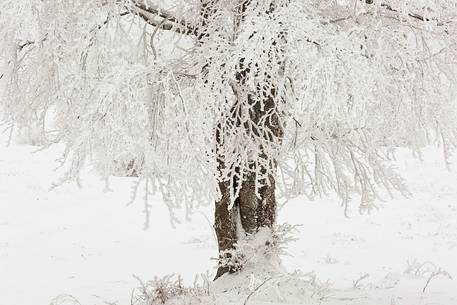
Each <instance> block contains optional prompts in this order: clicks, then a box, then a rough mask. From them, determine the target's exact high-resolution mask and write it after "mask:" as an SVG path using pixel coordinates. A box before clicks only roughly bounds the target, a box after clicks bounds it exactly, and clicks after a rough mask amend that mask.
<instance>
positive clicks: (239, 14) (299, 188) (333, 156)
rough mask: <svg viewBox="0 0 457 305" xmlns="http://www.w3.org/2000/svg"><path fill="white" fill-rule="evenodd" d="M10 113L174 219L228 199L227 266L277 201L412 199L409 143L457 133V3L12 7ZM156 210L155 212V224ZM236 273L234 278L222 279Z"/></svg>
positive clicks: (120, 1) (74, 163) (0, 9)
mask: <svg viewBox="0 0 457 305" xmlns="http://www.w3.org/2000/svg"><path fill="white" fill-rule="evenodd" d="M0 14H1V15H0V16H1V17H0V37H1V39H2V44H1V49H0V62H1V63H2V68H1V70H0V71H1V74H0V75H1V80H0V83H1V88H2V98H1V108H2V113H3V115H4V117H3V119H4V121H5V123H7V124H10V125H8V126H10V128H13V127H17V128H27V127H30V126H38V127H40V130H41V131H42V136H43V137H45V139H46V141H47V143H49V144H52V143H64V144H65V145H66V149H65V153H64V160H65V161H66V162H67V164H69V170H68V173H67V175H66V176H65V180H71V179H78V175H79V172H80V169H81V168H82V167H83V166H84V164H85V163H86V162H90V163H91V164H95V165H96V166H97V168H98V170H99V172H100V174H101V175H102V176H103V177H106V178H108V177H109V176H110V175H112V174H113V173H116V171H118V170H119V168H122V169H124V170H125V171H128V173H126V174H131V175H136V176H139V181H140V182H142V183H143V185H145V186H146V195H147V194H148V193H150V192H160V193H161V194H162V196H163V198H164V201H165V202H166V204H167V205H168V206H169V208H170V215H172V220H173V219H174V218H173V215H174V214H173V211H174V209H176V208H180V207H185V208H186V209H187V210H188V211H190V210H192V209H193V208H195V207H197V206H198V205H200V204H206V203H209V202H215V204H216V205H215V225H214V228H215V230H216V233H217V237H218V244H219V250H220V253H222V254H221V259H225V258H227V257H224V255H230V254H224V253H226V252H227V251H228V250H231V249H233V248H234V245H235V243H236V242H237V241H238V240H240V239H241V238H243V236H245V235H252V234H255V233H256V232H258V231H259V230H260V229H261V228H264V227H266V228H272V226H273V225H274V224H275V218H276V213H277V202H278V200H279V199H280V200H284V201H286V200H287V199H290V198H293V197H296V196H300V195H305V196H307V197H309V198H310V199H312V198H314V197H316V196H321V195H325V194H327V193H329V192H335V193H336V194H338V196H339V197H340V198H341V200H342V203H343V205H344V206H345V207H347V206H348V203H349V202H350V201H351V200H352V199H353V198H351V197H352V196H355V197H356V199H357V200H358V201H360V208H361V209H362V210H363V209H367V208H370V207H371V206H372V205H373V204H374V203H375V202H376V200H379V199H382V198H384V197H385V196H390V195H391V194H392V193H395V192H400V193H402V194H408V193H407V190H406V188H405V186H404V184H403V181H402V179H401V178H400V177H399V176H398V175H397V174H396V173H395V171H394V169H393V168H392V164H391V163H390V162H389V161H390V159H391V158H392V157H393V150H394V148H396V147H408V148H411V149H412V150H413V151H415V152H420V148H421V147H423V146H424V145H426V144H429V143H439V144H440V145H441V147H442V148H443V151H444V155H445V156H446V157H447V156H448V155H449V154H450V153H451V152H452V149H453V148H454V147H455V146H456V145H457V137H456V136H457V133H456V131H457V130H456V127H457V125H456V124H455V122H456V118H457V112H456V110H457V109H456V93H457V91H456V85H457V81H456V75H455V72H456V71H457V70H456V67H457V45H456V44H457V2H456V1H455V0H414V1H405V0H402V1H400V0H381V1H379V0H365V1H359V0H324V1H322V0H174V1H163V0H162V1H159V0H158V1H152V0H150V1H149V0H71V1H68V0H3V1H2V3H1V4H0ZM147 211H148V206H147V203H146V212H147ZM229 271H233V268H231V267H230V266H224V265H221V266H220V268H219V270H218V274H217V276H220V275H222V274H223V273H225V272H229Z"/></svg>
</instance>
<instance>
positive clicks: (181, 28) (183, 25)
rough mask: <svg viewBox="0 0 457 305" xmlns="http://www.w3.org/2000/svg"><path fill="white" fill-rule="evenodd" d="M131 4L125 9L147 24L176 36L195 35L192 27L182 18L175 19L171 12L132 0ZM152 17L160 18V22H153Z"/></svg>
mask: <svg viewBox="0 0 457 305" xmlns="http://www.w3.org/2000/svg"><path fill="white" fill-rule="evenodd" d="M131 2H132V6H127V9H129V10H130V11H132V13H134V14H136V15H138V16H139V17H141V18H142V19H143V20H144V21H145V22H146V23H147V24H150V25H152V26H154V27H159V28H161V29H163V30H167V31H174V32H176V33H178V34H187V35H195V33H196V29H195V26H194V25H192V24H191V23H190V22H187V21H186V20H185V19H183V18H177V17H176V16H174V15H173V14H172V13H171V12H168V11H166V10H163V9H161V8H159V7H157V6H155V5H148V4H145V3H144V2H143V1H138V0H132V1H131ZM154 17H160V18H162V20H161V21H155V20H154ZM164 20H165V21H164Z"/></svg>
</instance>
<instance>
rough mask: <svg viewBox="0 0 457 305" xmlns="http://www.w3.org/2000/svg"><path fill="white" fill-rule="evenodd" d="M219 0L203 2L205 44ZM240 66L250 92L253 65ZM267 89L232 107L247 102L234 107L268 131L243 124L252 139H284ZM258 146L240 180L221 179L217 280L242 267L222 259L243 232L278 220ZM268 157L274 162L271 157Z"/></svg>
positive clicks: (271, 180)
mask: <svg viewBox="0 0 457 305" xmlns="http://www.w3.org/2000/svg"><path fill="white" fill-rule="evenodd" d="M216 2H217V0H209V1H208V0H206V1H205V0H203V1H202V11H201V20H202V21H201V24H200V26H201V29H202V31H201V33H200V34H199V35H198V40H199V41H200V43H202V44H203V43H204V42H203V41H204V38H205V36H206V35H208V33H206V32H205V31H204V30H205V28H206V26H207V25H208V20H209V17H210V16H211V15H212V14H214V13H215V12H216V10H215V9H214V3H216ZM249 2H250V1H249V0H243V1H241V2H240V3H241V5H240V6H239V11H238V20H237V22H236V26H237V27H240V26H243V21H244V15H245V12H246V10H247V7H248V5H249ZM272 3H273V2H272ZM273 9H274V5H273V4H271V5H270V11H269V12H267V13H271V12H273ZM236 30H237V29H235V31H236ZM276 43H277V42H275V41H272V46H275V45H276ZM271 53H274V52H271ZM273 57H274V56H273ZM276 59H277V58H274V59H272V60H276ZM208 64H210V63H208ZM238 68H239V69H238V72H237V74H236V80H237V83H238V84H237V85H238V86H239V87H240V90H241V91H245V92H247V90H248V89H247V88H244V87H247V86H246V78H247V77H248V75H249V72H250V69H251V68H252V66H251V67H249V66H246V65H244V58H241V59H240V62H239V67H238ZM257 68H258V67H257ZM265 78H266V79H269V80H272V79H273V77H271V76H269V75H265ZM267 88H268V89H267ZM267 88H265V87H260V86H258V88H257V92H254V93H249V94H248V95H247V96H246V97H245V98H247V101H245V102H247V103H244V104H243V103H241V101H239V100H237V101H236V102H235V105H234V106H233V107H236V106H240V105H246V104H247V107H246V106H245V108H247V109H241V107H243V106H240V107H239V108H233V109H237V111H238V110H239V111H249V117H250V120H251V122H253V124H254V125H256V126H260V125H262V126H263V127H264V129H265V130H267V132H263V133H262V134H258V132H259V131H255V130H251V129H250V128H249V126H244V127H245V130H246V132H247V133H248V134H251V136H252V139H253V140H254V138H255V137H256V138H257V141H258V139H259V138H262V139H263V140H265V142H267V143H268V141H274V140H275V139H282V136H283V129H282V127H281V125H280V123H279V116H278V114H277V113H278V111H277V106H278V105H277V102H278V98H277V96H276V94H277V93H276V89H275V85H274V84H269V86H268V87H267ZM235 95H236V92H235ZM238 98H240V97H238ZM233 109H232V110H233ZM237 111H233V112H232V111H231V114H228V115H230V116H231V117H230V118H228V119H229V120H232V123H233V125H236V126H238V127H241V125H240V124H241V123H240V122H239V121H238V120H239V118H238V117H237V115H239V113H238V112H237ZM274 138H275V139H274ZM223 141H224V131H223V130H221V126H218V128H216V142H217V144H218V145H221V146H222V145H223ZM258 145H259V147H258V148H259V151H260V152H261V153H260V155H259V156H258V157H257V160H255V159H254V160H249V166H250V169H251V171H250V172H249V173H247V174H245V176H244V177H242V178H241V181H235V182H230V181H221V182H219V188H220V192H221V199H220V200H219V201H216V202H215V224H214V229H215V231H216V235H217V240H218V250H219V262H220V263H219V267H218V270H217V274H216V278H215V279H217V278H219V277H220V276H221V275H223V274H225V273H227V272H228V273H233V272H235V271H237V270H238V269H239V268H240V266H237V265H235V266H232V265H226V264H222V262H223V261H224V260H226V259H229V258H230V255H231V254H230V253H228V252H229V251H230V250H233V249H234V248H235V245H236V243H237V242H238V241H239V240H240V239H241V238H243V237H244V236H243V235H252V234H255V233H257V232H258V231H259V230H260V229H261V228H264V227H267V228H272V227H273V225H274V224H275V221H276V206H277V204H276V194H275V189H276V175H275V174H270V175H268V177H267V178H259V177H256V173H261V174H262V176H265V175H266V173H267V169H266V168H262V167H263V166H265V165H259V162H258V161H259V159H261V160H262V161H265V162H264V163H262V164H265V163H266V161H267V160H268V158H267V155H266V150H265V147H263V146H262V145H263V144H258ZM267 145H268V144H267ZM216 155H217V158H218V166H219V170H222V169H224V168H225V164H224V156H220V155H218V152H217V151H216ZM269 157H270V159H269V160H270V162H271V156H269ZM270 167H273V171H271V169H270V173H271V172H273V173H275V169H276V160H273V166H272V165H270ZM233 170H234V171H238V173H239V169H237V168H235V169H233ZM231 183H234V184H235V185H231ZM238 183H241V185H240V186H239V185H237V184H238ZM256 185H257V186H259V185H260V187H258V190H257V193H256ZM238 187H240V191H239V196H238V197H237V198H236V199H235V203H234V205H233V207H232V208H230V203H231V202H232V201H231V199H232V198H231V194H233V189H237V188H238ZM241 267H242V266H241Z"/></svg>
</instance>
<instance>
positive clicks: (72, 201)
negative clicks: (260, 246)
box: [0, 145, 457, 305]
mask: <svg viewBox="0 0 457 305" xmlns="http://www.w3.org/2000/svg"><path fill="white" fill-rule="evenodd" d="M61 149H62V147H53V148H51V149H48V150H45V151H39V152H36V150H37V148H36V147H32V146H25V145H12V146H9V147H6V146H3V145H2V146H0V304H1V305H41V304H49V303H50V302H51V300H52V299H53V298H55V297H56V296H58V295H62V294H68V295H72V296H74V297H75V298H76V299H78V300H79V302H80V303H81V304H82V305H90V304H112V303H116V304H119V305H121V304H122V305H124V304H130V298H131V292H132V289H133V288H134V287H137V286H138V284H139V283H138V281H137V280H136V279H135V278H134V277H133V276H132V275H136V276H138V277H140V278H141V279H143V280H148V279H152V278H154V276H163V275H165V274H169V273H176V274H180V275H181V276H182V277H183V279H184V281H185V282H186V283H188V284H191V283H192V282H193V279H194V276H195V274H199V273H204V272H206V271H207V270H209V272H210V273H214V269H213V267H214V264H215V262H214V261H213V260H211V259H210V258H212V257H215V256H216V243H215V238H214V233H213V232H212V228H211V221H212V208H211V207H208V208H202V209H200V210H199V211H196V212H195V213H194V214H193V215H191V218H192V221H191V222H186V221H184V222H183V223H182V224H181V225H178V226H177V227H176V228H173V227H172V226H171V225H170V222H169V216H168V211H167V209H166V207H165V205H164V204H163V203H162V202H161V199H160V197H158V196H157V197H153V198H152V206H153V208H152V214H151V226H150V228H149V229H148V230H146V231H145V230H143V222H144V215H143V214H142V209H143V203H142V200H141V195H140V196H139V197H140V198H138V200H137V201H136V202H135V203H133V204H132V205H130V206H126V203H127V202H128V201H129V200H130V195H131V194H130V192H131V185H132V181H133V179H131V178H113V179H112V181H111V184H110V188H111V189H112V191H106V190H105V183H104V181H101V180H100V179H99V178H98V177H97V176H96V175H95V174H94V173H92V172H90V171H88V172H87V173H84V175H83V176H82V180H81V182H82V188H78V186H77V185H76V184H65V185H63V186H61V187H59V188H57V189H54V190H52V191H49V188H50V186H51V185H52V183H53V182H56V181H57V180H58V178H59V177H60V176H61V174H62V170H57V171H54V168H55V167H56V166H57V165H58V163H57V162H56V159H57V158H58V157H59V156H60V155H59V153H60V152H61ZM397 166H398V167H399V170H400V171H401V172H402V173H403V174H404V176H405V178H406V179H407V182H408V185H409V187H410V190H411V192H412V193H413V194H414V196H413V198H411V199H405V198H402V197H400V196H397V197H396V198H395V199H394V200H389V201H387V202H386V203H384V204H383V205H381V206H380V209H379V210H375V211H372V213H371V214H369V215H360V214H358V212H357V209H356V208H354V210H353V211H352V213H351V215H350V218H346V217H345V216H344V214H343V210H342V209H341V208H340V206H339V201H338V200H337V199H336V198H334V197H329V198H324V199H322V200H318V201H315V202H309V201H307V200H305V199H296V200H294V201H292V202H289V203H288V204H287V205H286V206H285V207H284V208H282V209H281V211H280V222H288V223H291V224H302V226H301V227H300V232H299V234H297V237H298V240H297V241H296V242H293V243H291V244H290V247H289V253H290V256H286V257H284V258H283V263H284V266H285V267H286V268H287V269H288V270H289V271H293V270H295V269H299V270H301V271H302V272H303V273H307V272H310V271H314V272H315V274H316V276H317V278H318V279H319V280H320V282H321V283H327V282H328V284H329V287H330V290H329V291H327V292H325V293H324V294H323V295H321V299H316V300H315V302H314V303H313V304H331V305H334V304H335V305H336V304H338V305H343V304H363V305H378V304H379V305H381V304H385V305H421V304H423V305H425V304H429V305H432V304H433V305H455V304H457V284H456V282H455V281H453V280H451V279H449V278H448V277H447V276H445V274H444V272H443V273H440V274H438V275H437V276H436V277H432V278H431V280H430V281H429V283H428V285H427V280H428V279H429V278H430V275H431V272H432V271H437V270H440V269H439V268H441V270H442V271H446V272H448V273H449V274H450V275H454V276H457V187H456V184H457V166H451V168H453V171H447V170H446V168H445V166H444V163H443V160H442V157H441V153H440V151H438V150H437V149H427V150H425V152H424V161H423V162H421V161H419V160H417V159H414V158H412V156H411V154H410V153H407V152H403V153H401V154H399V155H398V162H397ZM424 263H425V265H421V264H424ZM408 266H409V268H408ZM357 279H360V281H359V282H358V283H355V282H357ZM426 285H427V287H426V289H425V292H423V291H422V290H423V289H424V287H425V286H426ZM263 289H266V290H268V289H271V287H269V286H268V285H265V288H263ZM259 294H261V293H260V292H259ZM268 301H270V302H268ZM277 303H279V301H278V300H275V299H274V298H272V299H270V300H262V298H257V297H256V296H253V297H252V298H251V300H250V301H249V304H258V305H260V304H277ZM232 304H242V302H241V301H240V300H238V301H233V302H232ZM296 304H298V303H296Z"/></svg>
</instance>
